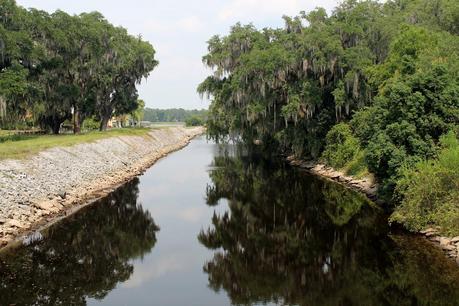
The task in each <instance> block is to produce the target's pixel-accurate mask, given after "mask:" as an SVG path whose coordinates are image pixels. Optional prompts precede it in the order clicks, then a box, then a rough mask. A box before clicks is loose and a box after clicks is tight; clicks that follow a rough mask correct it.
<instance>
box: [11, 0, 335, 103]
mask: <svg viewBox="0 0 459 306" xmlns="http://www.w3.org/2000/svg"><path fill="white" fill-rule="evenodd" d="M338 2H339V1H338V0H188V1H184V0H167V1H164V0H162V1H159V0H130V1H126V0H123V1H120V0H78V1H69V0H17V3H18V4H19V5H21V6H23V7H27V8H28V7H34V8H37V9H42V10H45V11H48V12H53V11H55V10H56V9H61V10H63V11H66V12H67V13H70V14H79V13H81V12H88V11H99V12H101V13H102V14H103V15H104V16H105V17H106V18H107V19H108V20H109V21H110V22H111V23H113V24H115V25H121V26H123V27H125V28H127V29H128V31H129V32H130V33H131V34H134V35H138V34H141V35H142V37H143V38H144V39H145V40H148V41H149V42H150V43H151V44H152V45H153V46H154V47H155V49H156V52H157V53H156V57H157V59H158V60H159V62H160V65H159V66H158V68H156V69H155V70H154V71H153V72H152V74H151V75H150V77H149V78H148V79H147V80H146V81H144V82H143V83H142V84H141V85H140V86H139V94H140V97H141V98H142V99H144V100H145V102H146V104H147V106H149V107H155V108H172V107H182V108H186V109H193V108H207V106H208V104H209V102H208V101H206V100H201V99H200V98H199V96H198V94H197V93H196V87H197V85H198V84H199V83H200V82H201V81H202V80H203V79H204V78H205V77H206V76H207V75H208V74H209V73H210V71H209V70H208V69H206V68H205V67H204V66H203V65H202V62H201V58H202V56H203V55H204V54H205V53H206V41H207V40H208V39H209V38H210V37H211V36H212V35H214V34H221V35H224V34H225V33H227V32H228V30H229V28H230V26H231V25H233V24H234V23H236V22H238V21H240V22H242V23H250V22H252V23H253V24H254V25H255V26H257V27H259V28H263V27H281V26H282V25H283V20H282V18H281V17H282V15H290V16H292V15H296V14H297V13H298V12H299V11H302V10H304V11H310V10H312V9H314V8H315V7H317V6H320V7H324V8H326V9H327V10H329V11H330V10H331V9H332V8H333V7H335V6H336V5H337V3H338Z"/></svg>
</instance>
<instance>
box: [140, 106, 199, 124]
mask: <svg viewBox="0 0 459 306" xmlns="http://www.w3.org/2000/svg"><path fill="white" fill-rule="evenodd" d="M191 117H197V118H201V119H203V120H204V119H205V118H206V117H207V110H204V109H202V110H198V109H193V110H187V109H183V108H170V109H157V108H148V107H147V108H145V109H144V114H143V120H145V121H150V122H186V120H187V119H189V118H191Z"/></svg>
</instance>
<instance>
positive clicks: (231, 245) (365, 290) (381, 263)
mask: <svg viewBox="0 0 459 306" xmlns="http://www.w3.org/2000/svg"><path fill="white" fill-rule="evenodd" d="M0 305H157V306H167V305H170V306H206V305H207V306H211V305H212V306H219V305H330V306H347V305H362V306H371V305H394V306H402V305H413V306H414V305H448V306H450V305H451V306H454V305H459V268H458V267H457V265H456V264H455V263H454V262H453V261H450V260H448V259H446V258H445V257H444V255H443V254H442V253H441V252H440V251H439V250H437V249H436V248H435V247H433V246H431V245H430V244H429V243H428V242H426V241H424V240H422V239H418V238H416V237H412V236H408V235H407V234H403V233H398V232H394V231H393V230H392V231H391V230H390V229H389V228H388V226H387V219H386V216H385V215H384V213H383V212H382V211H381V210H380V209H379V208H378V207H376V206H374V205H372V204H371V203H369V202H368V201H367V200H366V199H365V198H363V197H362V196H360V195H358V194H356V193H354V192H351V191H349V190H347V189H345V188H343V187H341V186H340V185H337V184H334V183H330V182H328V181H324V180H322V179H320V178H317V177H313V176H310V175H308V174H306V173H304V172H302V171H301V170H299V169H294V168H291V167H289V166H288V165H286V164H285V163H283V162H281V161H276V160H273V159H265V158H263V157H262V156H259V155H256V154H253V153H251V154H249V153H247V152H244V151H243V150H240V149H238V148H235V147H219V146H217V145H215V144H212V143H208V142H206V140H205V139H204V138H197V139H195V140H193V141H192V142H191V144H190V145H189V146H188V147H186V148H184V149H183V150H181V151H178V152H175V153H173V154H171V155H169V156H168V157H166V158H164V159H162V160H160V161H159V162H158V163H156V164H155V165H154V166H153V167H152V168H151V169H149V170H148V171H147V172H146V173H145V174H144V175H142V176H141V177H139V178H136V179H134V180H132V181H131V182H129V183H128V184H126V185H125V186H123V187H121V188H119V189H118V190H116V191H115V192H113V193H112V194H111V195H109V196H108V197H106V198H104V199H102V200H100V201H99V202H97V203H95V204H94V205H92V206H89V207H86V208H84V209H83V210H81V211H79V212H78V213H77V214H75V215H73V216H72V217H70V218H68V219H67V220H65V221H63V222H60V223H59V224H56V225H54V226H52V227H51V228H49V229H47V230H45V231H43V232H41V233H35V234H34V235H31V236H29V237H28V238H27V239H25V240H24V245H23V246H21V247H19V248H16V249H14V250H8V251H6V252H2V253H0Z"/></svg>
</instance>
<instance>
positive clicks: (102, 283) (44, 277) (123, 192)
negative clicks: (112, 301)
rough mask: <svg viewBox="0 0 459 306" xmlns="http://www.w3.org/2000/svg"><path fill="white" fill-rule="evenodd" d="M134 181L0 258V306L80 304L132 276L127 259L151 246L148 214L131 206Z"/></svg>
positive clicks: (153, 236) (153, 239)
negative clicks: (31, 241)
mask: <svg viewBox="0 0 459 306" xmlns="http://www.w3.org/2000/svg"><path fill="white" fill-rule="evenodd" d="M138 192H139V190H138V179H135V180H133V181H132V182H130V183H128V184H126V185H125V186H123V187H122V188H120V189H118V190H116V191H115V192H113V193H112V194H111V195H110V196H108V197H107V198H105V199H103V200H101V201H100V203H96V204H94V205H92V206H90V207H88V208H87V209H85V210H84V211H83V212H80V213H78V214H76V215H75V216H73V217H71V218H70V219H69V220H68V221H65V222H62V224H58V225H56V226H53V227H52V228H50V229H49V230H47V231H46V233H45V234H44V236H45V239H44V240H42V241H40V242H34V243H31V245H29V246H28V247H22V248H20V249H17V250H13V251H12V252H11V254H2V256H1V257H0V305H9V304H10V303H11V304H13V303H14V304H18V305H30V304H37V305H43V304H46V305H85V304H86V303H85V299H86V297H88V296H89V297H94V298H102V297H104V296H105V295H106V294H107V293H108V292H109V291H110V290H112V289H113V288H114V287H115V285H116V284H117V283H118V282H123V281H126V280H127V279H128V278H129V277H130V275H131V274H132V272H133V266H132V265H131V264H130V263H129V260H130V259H133V258H136V257H141V256H143V255H144V254H145V253H147V252H150V250H151V249H152V248H153V246H154V244H155V242H156V231H158V229H159V228H158V227H157V226H156V225H155V223H154V221H153V219H152V218H151V216H150V214H149V213H148V212H146V211H144V210H143V208H142V206H141V205H140V203H138V202H137V196H138Z"/></svg>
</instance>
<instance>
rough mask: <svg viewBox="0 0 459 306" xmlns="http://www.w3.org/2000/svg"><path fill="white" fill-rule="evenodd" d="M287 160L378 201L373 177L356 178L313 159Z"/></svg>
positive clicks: (376, 187)
mask: <svg viewBox="0 0 459 306" xmlns="http://www.w3.org/2000/svg"><path fill="white" fill-rule="evenodd" d="M287 160H288V161H289V162H290V164H291V165H293V166H296V167H300V168H303V169H306V170H307V171H309V172H311V173H313V174H316V175H320V176H323V177H326V178H328V179H331V180H333V181H335V182H338V183H341V184H343V185H346V186H347V187H349V188H351V189H353V190H355V191H358V192H360V193H363V194H365V195H366V196H367V197H368V198H369V199H370V200H372V201H375V202H378V198H377V194H378V185H377V184H376V183H375V182H374V180H373V178H370V177H366V178H362V179H357V178H355V177H352V176H348V175H346V174H345V173H344V172H342V171H338V170H335V169H333V168H331V167H327V166H326V165H324V164H320V163H316V162H313V161H302V160H297V159H296V158H295V157H294V156H289V157H287Z"/></svg>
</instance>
